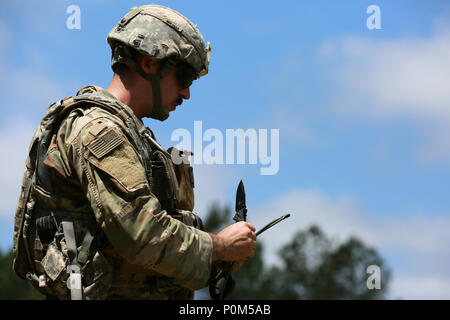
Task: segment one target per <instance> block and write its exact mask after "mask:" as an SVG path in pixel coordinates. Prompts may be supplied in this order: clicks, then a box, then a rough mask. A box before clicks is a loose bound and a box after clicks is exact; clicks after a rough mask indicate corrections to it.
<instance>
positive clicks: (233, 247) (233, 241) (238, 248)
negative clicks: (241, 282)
mask: <svg viewBox="0 0 450 320" xmlns="http://www.w3.org/2000/svg"><path fill="white" fill-rule="evenodd" d="M255 230H256V229H255V227H254V226H253V225H251V224H250V223H248V222H244V221H241V222H237V223H234V224H232V225H230V226H228V227H226V228H224V229H223V230H222V231H220V232H219V233H217V234H215V235H214V234H210V235H211V238H212V239H213V259H212V260H213V262H217V261H236V262H237V265H236V267H239V266H240V265H241V264H242V262H243V261H244V260H246V259H248V258H250V257H252V256H253V255H254V252H255V248H256V235H255ZM233 269H234V268H233Z"/></svg>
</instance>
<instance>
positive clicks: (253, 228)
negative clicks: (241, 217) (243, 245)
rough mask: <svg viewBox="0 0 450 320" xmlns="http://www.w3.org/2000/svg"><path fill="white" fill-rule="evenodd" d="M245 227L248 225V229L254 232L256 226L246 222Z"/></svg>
mask: <svg viewBox="0 0 450 320" xmlns="http://www.w3.org/2000/svg"><path fill="white" fill-rule="evenodd" d="M247 227H249V228H250V230H252V231H253V232H255V231H256V228H255V226H253V225H252V224H251V223H248V222H247Z"/></svg>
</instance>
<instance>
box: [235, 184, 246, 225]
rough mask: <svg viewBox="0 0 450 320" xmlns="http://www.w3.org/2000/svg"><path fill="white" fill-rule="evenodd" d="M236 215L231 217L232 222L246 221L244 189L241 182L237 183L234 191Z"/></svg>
mask: <svg viewBox="0 0 450 320" xmlns="http://www.w3.org/2000/svg"><path fill="white" fill-rule="evenodd" d="M235 210H236V214H235V215H234V217H233V220H234V221H236V222H239V221H247V205H246V203H245V188H244V183H243V182H242V180H241V181H240V182H239V185H238V187H237V190H236V207H235Z"/></svg>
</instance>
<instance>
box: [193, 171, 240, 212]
mask: <svg viewBox="0 0 450 320" xmlns="http://www.w3.org/2000/svg"><path fill="white" fill-rule="evenodd" d="M194 178H195V188H194V192H195V207H194V211H195V212H197V213H198V214H199V215H200V217H202V218H205V217H206V215H207V212H208V209H209V208H210V205H211V204H212V203H213V202H216V203H218V204H220V205H221V206H223V205H226V204H229V203H234V200H233V199H232V196H231V195H233V192H235V191H232V189H233V188H235V186H234V185H233V184H234V183H235V182H236V180H237V178H236V177H235V175H234V173H233V170H232V169H231V168H230V167H227V166H223V165H206V164H203V165H194Z"/></svg>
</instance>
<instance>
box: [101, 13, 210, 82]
mask: <svg viewBox="0 0 450 320" xmlns="http://www.w3.org/2000/svg"><path fill="white" fill-rule="evenodd" d="M107 40H108V43H109V45H110V46H111V49H114V45H115V43H116V41H118V42H121V43H123V44H125V45H126V46H129V47H132V48H134V49H135V50H137V51H139V52H140V53H142V54H144V55H146V56H148V57H150V58H154V59H158V60H160V59H165V58H170V57H172V58H176V59H179V60H182V61H185V62H187V63H188V64H189V65H190V66H191V67H192V68H194V70H195V71H196V72H197V77H201V76H203V75H205V74H207V73H208V68H209V59H210V52H211V47H210V45H209V43H208V45H207V46H206V45H205V40H204V39H203V36H202V34H201V33H200V31H199V29H198V28H197V26H195V25H193V24H192V23H191V22H190V21H189V20H188V19H187V18H186V17H185V16H183V15H182V14H180V13H179V12H177V11H175V10H173V9H170V8H167V7H163V6H160V5H155V4H151V5H144V6H140V7H133V8H131V11H130V12H128V13H127V14H126V15H125V16H124V17H123V18H122V20H120V22H119V23H118V24H117V26H115V27H114V28H113V29H112V30H111V31H110V33H109V34H108V38H107ZM114 63H115V61H112V66H113V65H114Z"/></svg>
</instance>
